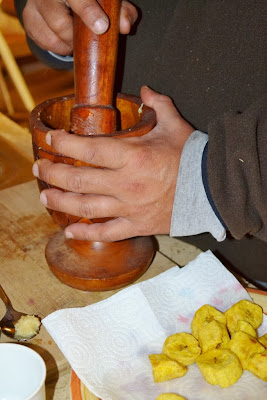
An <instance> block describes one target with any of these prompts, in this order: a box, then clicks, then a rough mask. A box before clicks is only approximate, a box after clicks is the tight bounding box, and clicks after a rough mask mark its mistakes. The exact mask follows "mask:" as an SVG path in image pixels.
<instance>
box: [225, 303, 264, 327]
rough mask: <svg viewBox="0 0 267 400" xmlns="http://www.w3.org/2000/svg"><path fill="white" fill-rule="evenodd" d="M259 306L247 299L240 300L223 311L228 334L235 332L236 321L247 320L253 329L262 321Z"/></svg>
mask: <svg viewBox="0 0 267 400" xmlns="http://www.w3.org/2000/svg"><path fill="white" fill-rule="evenodd" d="M262 315H263V311H262V308H261V306H259V305H258V304H255V303H252V301H249V300H241V301H239V302H238V303H235V304H234V305H233V306H232V307H231V308H229V309H228V310H227V311H225V316H226V325H227V328H228V330H229V332H230V334H232V333H234V332H236V324H237V321H239V320H242V321H247V322H248V323H249V324H250V325H251V326H252V327H253V328H254V329H257V328H258V327H259V326H260V325H261V323H262Z"/></svg>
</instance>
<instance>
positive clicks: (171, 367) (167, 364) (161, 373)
mask: <svg viewBox="0 0 267 400" xmlns="http://www.w3.org/2000/svg"><path fill="white" fill-rule="evenodd" d="M149 359H150V362H151V365H152V371H153V377H154V381H155V382H165V381H169V380H170V379H174V378H179V377H180V376H184V375H185V374H186V372H187V367H185V366H184V365H181V364H179V363H178V362H177V361H174V360H172V359H171V358H169V357H168V356H166V355H165V354H150V355H149Z"/></svg>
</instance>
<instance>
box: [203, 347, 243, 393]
mask: <svg viewBox="0 0 267 400" xmlns="http://www.w3.org/2000/svg"><path fill="white" fill-rule="evenodd" d="M196 362H197V365H198V367H199V369H200V371H201V373H202V375H203V378H204V379H205V380H206V381H207V382H208V383H210V384H211V385H219V386H220V387H222V388H225V387H229V386H231V385H233V384H234V383H235V382H237V381H238V379H239V378H240V376H241V375H242V373H243V370H242V367H241V364H240V361H239V360H238V358H237V356H236V355H235V354H234V353H232V352H231V351H230V350H228V349H213V350H210V351H207V352H206V353H202V354H201V355H200V356H198V357H197V359H196Z"/></svg>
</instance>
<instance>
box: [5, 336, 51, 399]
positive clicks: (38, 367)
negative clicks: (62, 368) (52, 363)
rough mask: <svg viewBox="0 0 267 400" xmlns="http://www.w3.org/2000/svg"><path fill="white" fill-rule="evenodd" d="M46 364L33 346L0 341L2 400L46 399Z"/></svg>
mask: <svg viewBox="0 0 267 400" xmlns="http://www.w3.org/2000/svg"><path fill="white" fill-rule="evenodd" d="M45 378H46V366H45V363H44V360H43V359H42V357H41V356H40V355H39V354H38V353H36V351H34V350H32V349H31V348H29V347H27V346H25V345H22V344H15V343H0V400H45Z"/></svg>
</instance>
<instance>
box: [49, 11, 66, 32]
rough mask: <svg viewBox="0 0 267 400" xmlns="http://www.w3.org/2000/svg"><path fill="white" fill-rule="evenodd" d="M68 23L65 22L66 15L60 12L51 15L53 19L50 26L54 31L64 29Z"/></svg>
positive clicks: (62, 30)
mask: <svg viewBox="0 0 267 400" xmlns="http://www.w3.org/2000/svg"><path fill="white" fill-rule="evenodd" d="M67 27H68V24H66V17H65V16H64V15H61V14H59V13H58V14H55V15H53V20H51V28H52V30H53V31H54V32H55V33H62V32H64V31H66V29H67Z"/></svg>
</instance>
